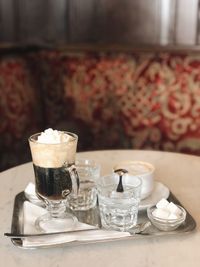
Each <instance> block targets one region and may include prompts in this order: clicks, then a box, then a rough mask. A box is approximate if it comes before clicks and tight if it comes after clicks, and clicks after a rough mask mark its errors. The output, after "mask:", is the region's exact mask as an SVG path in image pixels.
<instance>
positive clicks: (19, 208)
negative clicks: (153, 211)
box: [11, 192, 196, 248]
mask: <svg viewBox="0 0 200 267" xmlns="http://www.w3.org/2000/svg"><path fill="white" fill-rule="evenodd" d="M168 200H169V201H172V202H174V203H175V204H178V205H180V206H182V207H184V206H183V205H182V204H181V203H180V202H179V201H178V199H177V198H176V197H175V196H174V195H173V194H172V193H171V192H170V195H169V197H168ZM24 201H27V198H26V196H25V194H24V192H21V193H19V194H17V195H16V197H15V201H14V208H13V216H12V224H11V233H13V234H15V235H16V234H23V203H24ZM69 212H71V211H69ZM186 212H187V216H186V220H185V222H184V223H183V224H182V225H180V226H179V227H178V228H177V229H176V230H174V231H170V232H164V231H160V230H158V229H157V228H156V227H154V226H153V225H151V226H150V227H148V228H147V229H146V230H145V231H144V232H143V233H141V234H131V235H130V236H126V237H119V238H116V237H115V238H114V239H112V238H110V239H105V240H102V239H101V240H91V241H71V242H66V243H63V244H58V245H56V246H61V245H80V244H84V243H87V244H88V243H97V242H108V241H116V240H124V239H133V240H134V239H137V238H146V237H151V236H166V235H177V234H186V233H190V232H192V231H193V230H194V229H195V228H196V222H195V220H194V218H193V217H192V216H191V215H190V213H189V212H188V211H187V210H186ZM73 214H75V215H76V216H77V218H78V220H79V221H80V222H83V223H87V224H90V225H94V226H96V227H98V228H100V229H101V228H102V226H101V220H100V215H99V208H98V205H97V206H96V207H95V208H94V209H91V210H88V211H76V212H73ZM145 221H148V218H147V214H146V210H141V211H139V214H138V223H142V222H145ZM11 241H12V243H13V244H14V245H15V246H17V247H20V248H27V247H26V246H24V245H23V239H21V238H11ZM50 246H55V245H50ZM44 247H48V246H44ZM28 248H37V247H35V246H34V245H33V246H32V247H30V246H29V247H28ZM40 248H41V247H40Z"/></svg>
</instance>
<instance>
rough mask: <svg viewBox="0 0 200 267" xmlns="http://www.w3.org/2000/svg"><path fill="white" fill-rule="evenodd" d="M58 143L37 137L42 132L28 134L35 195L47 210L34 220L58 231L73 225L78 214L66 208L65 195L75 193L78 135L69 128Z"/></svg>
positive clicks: (45, 229)
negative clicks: (45, 141) (51, 142)
mask: <svg viewBox="0 0 200 267" xmlns="http://www.w3.org/2000/svg"><path fill="white" fill-rule="evenodd" d="M61 133H62V134H64V135H66V137H67V138H64V139H63V141H61V142H60V143H54V144H49V143H48V144H47V143H41V142H39V141H38V136H40V134H41V133H37V134H34V135H32V136H31V137H30V138H29V145H30V149H31V155H32V160H33V168H34V173H35V186H36V194H37V196H38V197H39V198H40V199H41V200H42V201H44V203H45V204H46V208H47V211H48V212H47V213H46V214H44V215H43V216H41V217H39V218H38V219H37V220H36V223H35V224H36V228H37V229H39V230H40V231H45V232H46V231H48V232H52V231H53V232H59V231H65V230H68V229H73V228H74V226H75V223H76V222H77V218H76V217H75V216H73V215H72V214H69V213H67V212H66V201H67V200H66V198H67V196H68V195H69V194H70V193H71V192H73V194H77V193H78V188H79V178H78V174H77V171H76V168H75V155H76V147H77V142H78V136H77V135H76V134H74V133H70V132H61Z"/></svg>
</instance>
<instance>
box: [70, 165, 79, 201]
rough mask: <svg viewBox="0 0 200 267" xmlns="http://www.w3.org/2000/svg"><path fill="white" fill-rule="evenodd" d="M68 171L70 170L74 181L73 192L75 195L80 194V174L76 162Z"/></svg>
mask: <svg viewBox="0 0 200 267" xmlns="http://www.w3.org/2000/svg"><path fill="white" fill-rule="evenodd" d="M68 171H69V175H70V178H71V181H72V192H73V194H74V195H76V196H77V195H78V191H79V185H80V182H79V176H78V172H77V170H76V167H75V165H74V164H72V165H71V166H70V167H68Z"/></svg>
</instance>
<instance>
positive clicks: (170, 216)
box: [167, 213, 178, 220]
mask: <svg viewBox="0 0 200 267" xmlns="http://www.w3.org/2000/svg"><path fill="white" fill-rule="evenodd" d="M167 219H169V220H176V219H178V216H177V215H176V214H174V213H170V215H169V217H168V218H167Z"/></svg>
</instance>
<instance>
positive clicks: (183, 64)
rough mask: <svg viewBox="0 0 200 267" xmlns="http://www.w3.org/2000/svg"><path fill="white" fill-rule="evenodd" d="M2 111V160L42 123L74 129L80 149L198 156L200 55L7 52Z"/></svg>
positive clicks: (0, 72)
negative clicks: (150, 150)
mask: <svg viewBox="0 0 200 267" xmlns="http://www.w3.org/2000/svg"><path fill="white" fill-rule="evenodd" d="M33 76H34V77H33ZM33 78H34V81H35V82H37V84H35V83H33ZM38 89H39V90H38ZM38 93H39V94H40V96H41V98H39V97H38ZM0 115H1V124H0V137H1V139H0V151H4V155H5V153H6V151H10V154H8V156H7V161H9V164H8V165H12V157H14V156H16V155H17V157H18V154H19V153H17V151H18V150H20V149H21V146H22V143H23V147H25V146H26V147H27V146H28V145H27V143H26V145H25V140H26V138H27V136H28V134H29V133H33V132H35V131H37V130H38V129H40V128H41V127H43V129H44V128H47V127H53V128H57V129H64V130H69V131H73V132H76V133H77V134H78V135H79V148H78V149H79V150H92V149H109V148H136V149H156V150H165V151H177V152H187V153H192V154H196V155H200V57H199V55H198V54H189V53H188V54H186V53H185V54H173V53H111V52H106V53H104V52H95V53H86V52H82V53H78V52H77V53H70V52H66V51H58V50H52V51H40V52H33V53H29V54H27V55H26V56H25V57H20V56H19V57H16V58H6V59H3V60H1V61H0ZM43 119H44V124H42V121H43ZM19 140H20V142H19ZM22 140H23V141H22ZM11 152H12V153H11ZM22 152H23V151H22ZM22 154H23V153H22ZM13 155H14V156H13ZM26 155H27V154H26ZM26 157H27V156H25V158H26ZM26 159H27V158H26ZM4 165H5V164H4ZM0 166H2V163H0ZM0 168H1V167H0Z"/></svg>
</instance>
